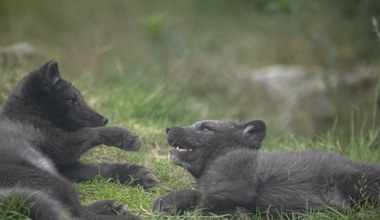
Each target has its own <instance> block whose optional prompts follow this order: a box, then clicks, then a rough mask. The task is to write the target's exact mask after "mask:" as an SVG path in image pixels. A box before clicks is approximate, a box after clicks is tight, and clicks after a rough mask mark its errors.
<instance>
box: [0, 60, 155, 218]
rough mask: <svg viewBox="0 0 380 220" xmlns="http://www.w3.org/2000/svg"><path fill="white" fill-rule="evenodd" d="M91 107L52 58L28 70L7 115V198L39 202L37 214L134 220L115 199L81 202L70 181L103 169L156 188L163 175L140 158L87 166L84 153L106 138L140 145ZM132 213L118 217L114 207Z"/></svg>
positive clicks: (2, 189) (2, 119) (0, 135)
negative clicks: (135, 161) (158, 175)
mask: <svg viewBox="0 0 380 220" xmlns="http://www.w3.org/2000/svg"><path fill="white" fill-rule="evenodd" d="M106 124H107V119H106V118H105V117H103V116H102V115H100V114H99V113H97V112H95V111H94V110H93V109H91V108H90V107H89V106H88V105H87V104H86V102H85V100H84V99H83V97H82V95H81V94H80V92H79V91H78V90H77V89H75V88H74V87H73V86H72V85H71V84H70V83H69V82H67V81H65V80H64V79H62V78H61V77H60V73H59V70H58V64H57V63H56V62H55V61H49V62H47V63H46V64H44V65H42V66H41V67H40V68H39V69H37V70H35V71H33V72H32V73H30V74H29V75H27V76H25V77H24V78H23V79H22V80H21V81H20V82H19V84H18V85H17V87H16V88H15V90H14V91H13V92H12V93H11V95H10V96H9V98H8V100H7V102H6V103H5V105H4V106H3V111H2V112H1V115H0V197H1V198H2V199H4V198H6V197H8V196H9V195H10V194H19V195H21V196H23V197H25V198H26V200H27V201H28V202H31V203H34V204H35V205H34V206H33V208H32V211H31V218H32V219H65V218H67V219H131V218H134V216H132V215H130V214H128V213H127V212H126V206H125V205H123V204H120V203H118V202H115V201H110V200H109V201H108V200H107V201H99V202H96V203H94V204H92V205H90V206H88V207H83V206H81V205H80V202H79V199H78V196H77V194H76V192H75V190H74V188H73V186H72V185H71V183H70V181H68V180H67V179H66V178H68V179H70V180H77V181H85V180H89V179H90V178H93V177H94V176H96V175H100V176H102V177H106V178H111V179H113V180H118V181H121V182H131V183H133V184H141V185H142V186H144V187H151V186H153V185H154V184H155V183H156V177H155V176H154V175H153V174H152V173H150V172H149V171H148V170H147V169H146V168H145V167H142V166H138V165H134V164H98V165H87V164H83V163H81V162H79V161H78V160H79V158H80V156H81V155H82V154H83V153H84V152H86V151H87V150H89V149H90V148H92V147H95V146H97V145H101V144H105V145H108V146H116V147H119V148H121V149H124V150H137V149H138V148H139V147H140V143H141V142H140V139H139V138H138V137H137V136H136V135H135V134H133V133H132V132H130V131H128V130H126V129H123V128H118V127H105V125H106ZM115 210H116V211H118V212H121V213H124V214H125V215H113V214H114V211H115Z"/></svg>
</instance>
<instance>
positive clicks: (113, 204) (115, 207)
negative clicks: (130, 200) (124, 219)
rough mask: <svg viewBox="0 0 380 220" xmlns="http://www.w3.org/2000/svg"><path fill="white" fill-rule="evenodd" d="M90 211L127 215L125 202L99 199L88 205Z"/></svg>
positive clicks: (101, 213)
mask: <svg viewBox="0 0 380 220" xmlns="http://www.w3.org/2000/svg"><path fill="white" fill-rule="evenodd" d="M88 209H90V210H91V211H92V212H94V213H96V214H99V215H128V214H129V208H128V206H127V205H126V204H123V203H120V202H117V201H113V200H101V201H97V202H94V203H92V204H90V205H89V206H88Z"/></svg>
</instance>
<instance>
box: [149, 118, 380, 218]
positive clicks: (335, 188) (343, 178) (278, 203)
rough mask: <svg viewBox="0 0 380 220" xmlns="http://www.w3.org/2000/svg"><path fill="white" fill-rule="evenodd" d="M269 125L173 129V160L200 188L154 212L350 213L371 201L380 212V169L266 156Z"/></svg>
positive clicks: (291, 155) (334, 158) (313, 155)
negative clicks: (264, 141) (358, 204)
mask: <svg viewBox="0 0 380 220" xmlns="http://www.w3.org/2000/svg"><path fill="white" fill-rule="evenodd" d="M264 135H265V124H264V122H262V121H252V122H249V123H246V124H235V123H230V122H222V121H211V120H207V121H201V122H197V123H195V124H193V125H192V126H190V127H183V128H180V127H173V128H168V129H167V136H168V142H169V143H170V144H171V145H172V146H173V149H172V150H171V151H170V159H171V160H172V161H173V162H174V163H175V164H178V165H181V166H183V167H184V168H185V169H187V170H188V171H189V172H190V173H191V174H192V175H193V176H194V177H195V178H196V185H195V187H194V188H191V189H185V190H180V191H174V192H171V193H169V194H167V195H165V196H162V197H159V198H158V199H156V201H155V202H154V204H153V211H154V212H164V213H171V212H179V213H181V212H184V211H191V210H194V209H195V208H196V207H198V208H200V209H205V210H208V211H211V212H215V213H233V212H234V211H235V210H236V208H244V209H245V210H246V211H247V212H256V211H258V210H259V211H261V212H269V213H272V214H274V213H277V212H278V211H282V212H293V211H296V212H303V211H308V210H310V211H311V210H322V209H324V208H326V207H327V206H331V207H333V208H335V209H338V210H342V211H344V210H348V209H349V208H350V207H351V205H352V204H353V203H356V202H360V201H361V199H363V198H366V199H368V201H369V202H371V203H372V204H373V205H375V206H377V205H379V204H378V203H379V195H380V194H379V185H380V166H379V165H369V164H357V163H354V162H352V161H349V160H347V159H345V158H343V157H341V156H338V155H333V154H328V153H323V152H318V151H303V152H261V151H259V150H258V149H259V148H260V145H261V141H262V139H263V138H264Z"/></svg>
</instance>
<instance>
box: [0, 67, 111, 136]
mask: <svg viewBox="0 0 380 220" xmlns="http://www.w3.org/2000/svg"><path fill="white" fill-rule="evenodd" d="M9 109H12V111H7V110H9ZM4 114H8V115H10V117H12V116H13V117H14V118H15V119H17V118H18V116H17V115H12V114H25V115H30V114H32V115H35V116H38V117H41V118H43V119H44V120H48V121H51V122H53V123H54V124H55V125H56V126H57V127H60V128H63V129H66V130H77V129H80V128H82V127H98V126H104V125H106V124H107V122H108V120H107V118H105V117H104V116H102V115H101V114H99V113H97V112H96V111H95V110H93V109H92V108H91V107H90V106H89V105H88V104H87V103H86V101H85V100H84V98H83V96H82V95H81V93H80V92H79V91H78V90H77V89H76V88H75V87H74V86H72V85H71V84H70V83H69V82H67V81H66V80H64V79H62V78H61V76H60V72H59V69H58V64H57V62H55V61H48V62H47V63H45V64H43V65H42V66H41V67H40V68H38V69H37V70H34V71H33V72H32V73H30V74H29V75H27V76H25V77H24V78H23V79H22V80H21V82H20V83H19V85H18V86H17V88H16V89H15V91H14V92H13V94H11V96H10V98H9V100H8V101H7V103H6V105H5V106H4V111H3V115H4Z"/></svg>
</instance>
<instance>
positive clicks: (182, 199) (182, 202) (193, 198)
mask: <svg viewBox="0 0 380 220" xmlns="http://www.w3.org/2000/svg"><path fill="white" fill-rule="evenodd" d="M202 197H204V196H202V193H201V191H198V190H193V189H185V190H180V191H174V192H171V193H169V194H166V195H164V196H161V197H158V198H157V199H156V200H155V201H154V203H153V206H152V211H153V213H162V214H174V213H183V212H185V211H194V210H195V209H196V208H206V206H205V204H204V203H203V199H202Z"/></svg>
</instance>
